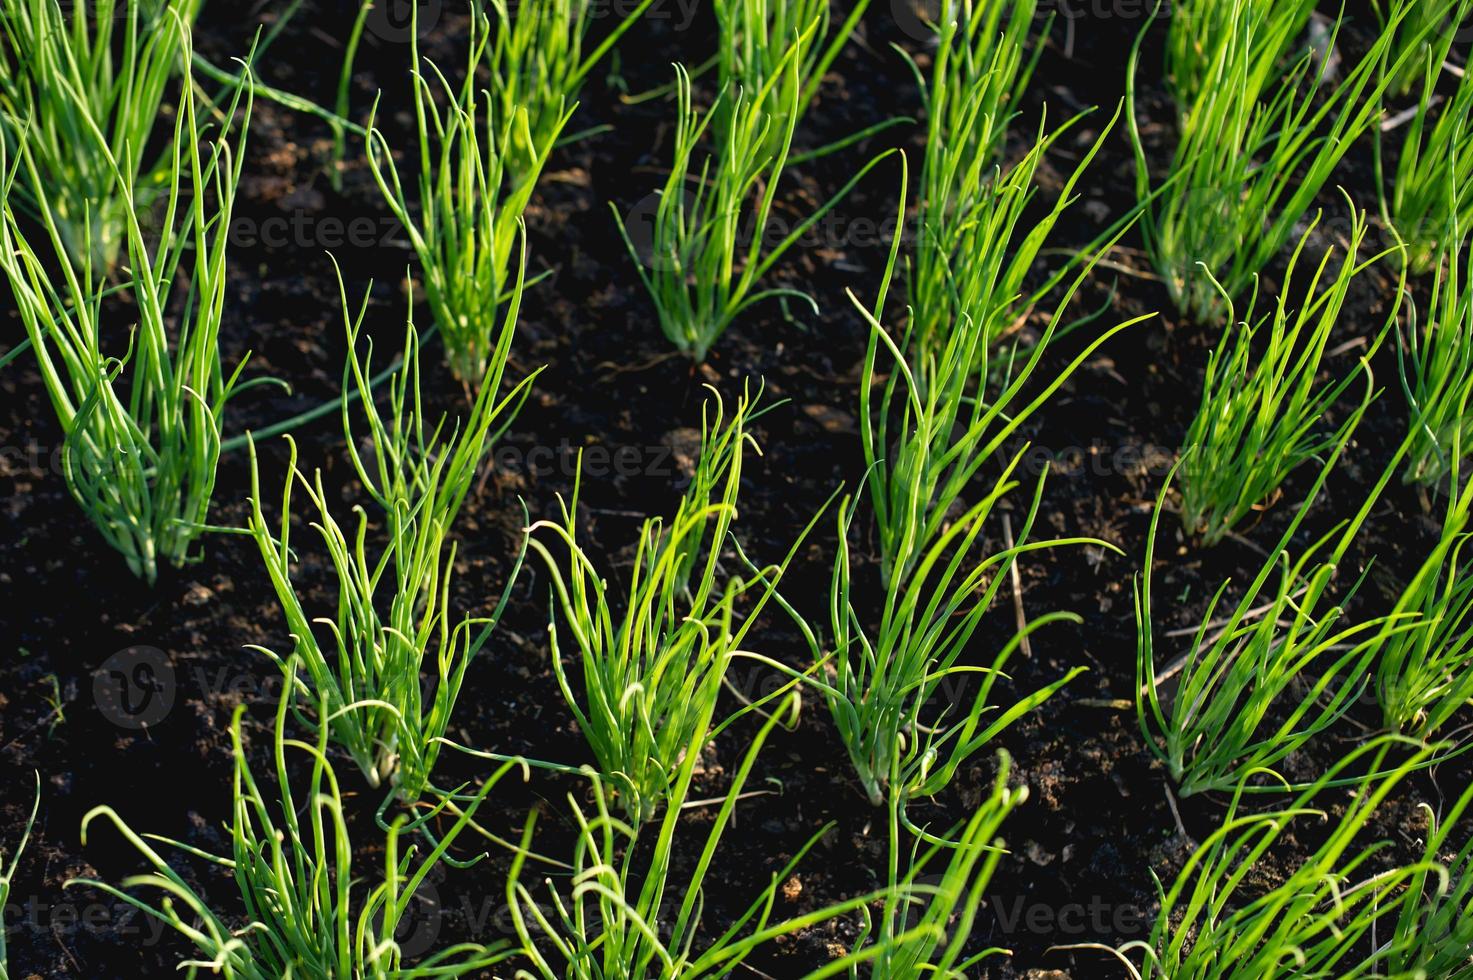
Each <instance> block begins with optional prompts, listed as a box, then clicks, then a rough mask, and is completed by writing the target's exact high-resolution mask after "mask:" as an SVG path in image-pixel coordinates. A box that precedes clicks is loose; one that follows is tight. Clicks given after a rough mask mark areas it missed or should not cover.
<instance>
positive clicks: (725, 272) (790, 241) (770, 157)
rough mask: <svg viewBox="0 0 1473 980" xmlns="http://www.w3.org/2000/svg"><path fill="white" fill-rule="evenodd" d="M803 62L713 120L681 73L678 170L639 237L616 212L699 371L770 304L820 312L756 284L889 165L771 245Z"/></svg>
mask: <svg viewBox="0 0 1473 980" xmlns="http://www.w3.org/2000/svg"><path fill="white" fill-rule="evenodd" d="M796 55H797V49H796V48H794V49H791V50H789V52H788V54H787V56H786V60H785V62H784V64H783V66H781V70H779V71H775V72H774V73H773V75H772V76H771V77H770V78H768V79H767V81H766V82H765V83H764V84H763V86H762V87H761V88H759V89H757V90H755V91H746V90H739V91H735V92H734V91H732V90H730V89H723V90H722V92H721V94H720V95H718V96H717V100H716V105H715V106H714V107H713V108H712V109H711V110H709V111H707V112H705V113H701V112H699V111H697V110H696V109H695V108H694V106H693V104H692V100H691V86H690V76H689V75H688V74H687V73H686V70H685V69H684V68H683V67H682V66H680V65H676V66H675V75H676V94H677V123H676V128H675V160H674V164H673V165H672V166H671V168H670V176H669V177H668V178H667V179H666V181H665V186H664V187H663V188H662V189H661V191H660V192H659V194H658V196H657V198H656V199H655V201H654V208H653V213H652V214H640V215H632V216H631V222H633V224H632V227H631V225H629V224H626V222H625V218H624V216H622V215H620V214H619V211H618V209H617V208H616V207H614V206H613V204H612V202H611V203H610V207H611V208H612V209H613V211H614V220H615V221H616V222H617V223H618V225H619V233H620V235H622V236H623V238H624V243H625V245H626V246H627V248H628V249H629V254H630V256H631V257H633V259H634V261H635V264H636V269H637V271H638V272H639V278H640V280H641V281H642V282H643V283H644V285H645V288H646V289H647V290H648V291H649V294H650V298H651V299H652V300H653V301H654V304H655V312H656V313H657V314H658V316H659V321H660V329H661V330H662V331H663V332H664V334H665V337H666V338H667V339H668V340H669V341H670V342H671V343H672V344H674V345H675V347H676V349H677V350H679V351H680V352H681V353H683V354H686V355H687V356H689V357H691V358H692V359H693V360H696V361H702V360H705V357H706V354H707V352H708V351H709V350H710V349H711V345H712V344H714V343H715V342H716V341H717V340H718V339H719V338H720V336H721V335H722V333H724V332H725V330H726V328H727V327H728V326H730V325H731V322H732V321H733V320H735V319H736V318H737V317H738V316H740V315H741V314H742V313H743V312H744V311H745V310H746V309H747V308H749V307H751V306H754V305H755V304H757V303H760V302H762V301H763V300H766V299H771V298H774V297H785V298H795V299H801V300H803V301H804V302H806V303H808V304H809V305H810V306H812V307H813V309H814V310H815V311H817V305H816V304H815V303H814V301H813V299H812V298H811V297H810V296H808V295H807V294H806V293H803V292H801V291H799V290H796V289H792V288H787V287H773V288H768V289H760V290H759V289H757V288H756V284H757V282H758V281H759V280H760V279H761V278H762V277H763V276H764V275H765V274H766V273H767V272H768V270H769V269H771V268H772V267H773V265H775V264H776V263H777V262H778V260H779V259H781V258H782V257H783V255H784V254H786V253H787V251H788V249H789V248H791V247H792V246H793V245H794V244H795V243H796V242H798V241H799V240H800V239H801V238H802V237H803V235H804V234H806V233H807V231H808V229H809V228H811V227H813V225H814V224H815V223H816V222H818V221H819V220H820V219H821V218H822V217H823V216H824V215H825V214H827V213H828V212H829V211H830V210H831V209H832V208H833V207H834V205H836V204H838V203H839V201H840V200H842V199H843V198H844V197H845V195H847V194H848V193H849V191H850V190H852V189H853V187H854V185H855V184H857V183H858V182H859V180H860V179H861V178H862V177H863V176H864V175H865V174H867V173H868V172H869V171H870V170H871V169H872V168H873V167H874V166H875V165H876V164H877V163H879V162H880V160H882V159H884V157H885V156H888V153H886V154H881V155H880V156H878V157H875V158H874V159H873V160H871V161H870V162H869V163H868V164H866V165H865V166H864V167H863V168H861V170H860V171H859V173H857V174H856V175H855V176H854V177H853V179H851V180H850V181H849V182H848V183H847V184H846V185H845V186H844V187H843V188H842V189H841V190H840V191H839V193H838V194H836V195H835V196H834V197H832V198H830V199H829V201H828V202H827V203H825V204H822V205H820V206H819V207H818V208H817V209H816V210H814V212H813V213H812V214H810V215H809V216H808V217H807V218H805V219H804V220H803V221H801V222H799V223H798V225H797V226H796V227H794V228H793V230H792V231H791V232H790V233H789V234H788V235H786V236H784V237H783V238H782V239H781V240H779V241H778V242H776V243H775V244H769V237H770V233H769V231H768V228H769V224H770V222H771V219H772V209H773V203H774V201H775V199H776V196H777V189H778V185H779V183H780V182H781V180H782V175H783V168H784V166H785V164H786V162H787V158H788V151H789V148H790V147H791V145H792V136H793V123H794V122H795V121H796V118H797V111H796V108H795V105H796V103H795V101H794V100H795V99H796V97H797V93H798V86H797V84H796V81H795V79H796V76H797V71H798V66H797V60H796ZM784 78H786V79H787V84H786V85H785V88H784V90H785V91H786V93H787V98H788V100H789V101H788V105H789V109H790V111H789V112H788V113H786V114H785V115H784V116H783V117H781V120H780V119H779V118H778V117H774V116H772V115H770V114H769V113H768V112H767V111H766V109H765V108H764V106H765V105H766V103H767V100H768V96H769V92H770V90H771V89H772V88H773V87H775V86H776V85H777V83H778V82H779V81H781V80H782V79H784ZM727 103H729V108H728V110H727V111H725V112H723V113H721V115H720V117H719V121H720V123H721V125H722V126H723V128H722V131H721V132H719V133H716V134H715V136H714V138H713V142H714V144H715V146H714V149H713V152H712V153H711V155H709V156H708V157H707V158H706V159H705V160H704V161H702V162H701V164H700V167H699V169H698V170H697V169H695V161H694V157H695V154H696V148H697V145H698V144H699V142H700V140H701V137H702V135H703V134H704V133H705V132H706V130H707V129H708V128H709V127H710V126H711V124H712V120H713V119H716V118H718V117H717V109H719V108H720V107H721V106H722V105H723V104H727ZM780 122H781V124H782V125H783V126H784V127H785V128H784V129H783V130H782V137H781V139H780V140H779V141H778V145H777V149H776V150H772V149H770V147H771V146H772V140H771V138H770V137H771V134H772V132H773V128H774V127H775V126H777V125H779V123H780ZM636 236H638V237H639V239H640V244H639V246H636V242H635V238H636Z"/></svg>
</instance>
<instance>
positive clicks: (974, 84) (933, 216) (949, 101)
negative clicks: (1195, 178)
mask: <svg viewBox="0 0 1473 980" xmlns="http://www.w3.org/2000/svg"><path fill="white" fill-rule="evenodd" d="M1034 9H1035V2H1034V0H1014V2H1011V3H991V4H985V5H979V6H977V7H974V6H973V4H972V3H971V2H970V0H967V2H965V3H963V4H961V5H960V6H959V7H956V8H955V9H951V10H950V14H951V15H950V16H948V17H946V18H944V19H943V21H942V23H941V24H940V26H939V29H938V35H937V49H936V53H935V60H934V63H933V66H932V69H931V80H930V85H929V87H928V86H927V85H926V83H925V81H924V79H923V76H922V73H921V71H920V69H919V67H918V66H916V64H915V63H914V62H913V61H912V62H910V64H911V69H912V71H913V72H914V73H915V75H916V80H917V83H918V84H919V85H920V87H921V89H922V91H923V92H924V93H925V95H924V99H925V107H926V118H927V123H926V150H925V157H924V161H923V164H922V167H921V189H920V201H919V205H918V212H917V219H916V221H917V226H918V232H917V240H916V250H915V265H914V267H913V269H912V271H911V275H910V287H909V288H910V296H909V299H910V305H911V307H912V310H911V318H912V327H911V329H912V331H913V332H914V333H915V334H916V342H915V343H916V349H917V350H918V351H922V352H926V353H931V354H934V353H937V352H939V349H940V348H941V347H944V346H945V344H946V337H945V333H946V332H947V331H949V330H951V329H953V328H954V327H955V326H956V325H957V324H960V323H963V322H967V323H969V324H970V325H971V328H972V329H975V330H980V331H982V332H983V335H984V337H985V342H986V343H987V344H994V343H996V342H997V341H998V339H999V338H1001V337H1002V336H1003V335H1005V334H1006V333H1008V332H1009V331H1010V330H1012V329H1014V328H1016V327H1017V326H1019V325H1020V324H1021V323H1022V321H1023V319H1024V318H1025V317H1026V316H1027V314H1028V313H1029V312H1030V310H1031V309H1032V307H1033V305H1034V304H1035V303H1036V302H1038V301H1039V300H1040V299H1041V298H1042V297H1043V296H1044V295H1046V294H1047V293H1049V292H1050V291H1052V290H1053V288H1054V287H1055V286H1057V285H1059V283H1061V282H1062V281H1063V280H1064V277H1065V276H1066V275H1068V274H1069V272H1070V271H1071V270H1072V269H1073V267H1074V265H1075V262H1074V261H1071V262H1066V263H1064V264H1063V265H1062V266H1061V267H1060V268H1058V269H1057V270H1055V271H1054V272H1053V273H1052V274H1051V275H1050V276H1049V277H1048V279H1047V280H1046V281H1045V282H1044V283H1043V284H1042V285H1040V286H1039V287H1038V288H1037V289H1035V290H1033V291H1029V290H1028V289H1027V288H1026V287H1025V283H1026V281H1027V277H1028V275H1029V273H1030V272H1031V271H1032V270H1033V268H1034V267H1035V266H1036V265H1037V263H1038V260H1039V256H1040V253H1041V252H1042V250H1043V248H1044V245H1045V244H1046V243H1047V240H1048V236H1049V234H1050V232H1051V231H1052V230H1053V228H1054V225H1055V224H1057V223H1058V220H1059V218H1060V217H1061V216H1062V215H1063V213H1064V211H1065V210H1066V209H1067V208H1068V207H1069V206H1070V205H1071V204H1073V203H1074V201H1075V200H1076V199H1077V196H1076V195H1075V193H1074V188H1075V186H1076V185H1077V184H1078V182H1079V180H1080V178H1081V177H1082V176H1083V175H1084V172H1085V170H1086V169H1087V168H1088V167H1089V166H1090V164H1091V163H1092V162H1093V160H1094V157H1095V154H1096V153H1098V152H1099V150H1100V147H1101V146H1102V145H1103V144H1104V141H1105V138H1106V137H1107V136H1108V135H1109V133H1110V131H1111V130H1112V129H1113V128H1114V125H1115V119H1118V118H1119V111H1118V110H1117V112H1116V117H1115V119H1111V121H1110V123H1109V124H1108V125H1107V126H1105V127H1104V129H1103V131H1102V132H1101V133H1100V134H1099V136H1098V137H1097V138H1096V139H1095V140H1094V142H1093V144H1092V145H1091V146H1090V147H1089V149H1088V150H1087V151H1086V152H1085V153H1084V155H1083V157H1082V159H1080V161H1079V163H1078V164H1077V165H1076V166H1075V168H1074V170H1073V173H1071V174H1070V175H1069V177H1068V179H1067V180H1066V181H1065V182H1064V186H1063V187H1062V188H1061V189H1060V191H1059V193H1058V196H1057V198H1056V199H1055V201H1054V203H1053V205H1052V206H1051V207H1050V208H1049V209H1048V211H1047V212H1046V213H1044V214H1043V215H1042V217H1040V218H1038V219H1037V220H1036V221H1033V219H1032V217H1031V206H1032V205H1033V203H1034V202H1033V198H1034V195H1035V194H1036V193H1037V187H1036V186H1035V183H1034V177H1035V175H1036V174H1037V172H1038V168H1039V165H1040V164H1041V163H1042V162H1043V158H1044V155H1045V154H1046V153H1047V152H1048V150H1049V149H1050V148H1051V147H1052V146H1053V144H1054V143H1055V142H1056V141H1057V140H1058V139H1059V138H1060V137H1062V136H1063V135H1064V134H1065V133H1066V132H1068V131H1069V130H1070V129H1071V128H1072V127H1073V126H1074V124H1075V123H1077V122H1078V121H1079V120H1080V119H1082V118H1083V117H1084V115H1085V113H1081V114H1080V115H1077V116H1075V117H1074V118H1073V119H1070V120H1068V121H1067V122H1066V123H1065V124H1064V125H1063V126H1060V127H1058V128H1057V129H1055V130H1054V131H1053V132H1052V133H1046V117H1045V118H1041V119H1040V120H1039V128H1038V135H1037V137H1036V138H1035V139H1034V141H1033V144H1032V146H1030V147H1029V149H1028V150H1027V152H1026V153H1025V154H1024V155H1023V156H1022V158H1021V159H1019V160H1018V161H1017V162H1016V163H1013V164H1011V165H1010V166H1008V167H1007V168H1006V169H1004V168H1002V167H1000V166H999V165H998V164H997V158H998V156H999V154H1000V153H1001V149H1002V143H1003V139H1004V137H1005V135H1006V131H1007V128H1008V125H1009V123H1010V122H1011V121H1012V119H1013V118H1014V116H1015V115H1016V113H1017V110H1016V105H1017V102H1018V100H1019V99H1020V98H1021V96H1022V92H1023V89H1024V87H1025V86H1026V85H1027V82H1028V79H1029V78H1030V77H1031V75H1032V72H1033V67H1034V64H1035V62H1036V61H1037V58H1038V56H1039V53H1041V52H1042V50H1043V47H1042V45H1041V44H1040V45H1038V46H1037V47H1036V49H1035V52H1034V54H1033V57H1032V60H1025V52H1026V51H1027V42H1028V26H1029V24H1030V22H1031V21H1032V18H1033V14H1034ZM1004 10H1006V11H1007V12H1008V19H1007V21H1006V23H1005V24H1003V22H1002V20H1001V18H1002V16H1003V13H1004ZM1000 24H1002V25H1003V26H1002V32H1001V34H1000V35H999V25H1000ZM907 60H909V59H907ZM1025 213H1029V214H1030V218H1029V221H1031V222H1032V223H1031V224H1029V223H1027V222H1025V221H1024V215H1025ZM1107 237H1108V233H1107ZM1091 250H1092V249H1088V248H1087V249H1084V250H1082V251H1081V252H1080V253H1079V255H1080V257H1081V258H1080V259H1078V260H1076V261H1080V260H1082V258H1083V257H1084V256H1087V255H1088V254H1089V253H1090V251H1091Z"/></svg>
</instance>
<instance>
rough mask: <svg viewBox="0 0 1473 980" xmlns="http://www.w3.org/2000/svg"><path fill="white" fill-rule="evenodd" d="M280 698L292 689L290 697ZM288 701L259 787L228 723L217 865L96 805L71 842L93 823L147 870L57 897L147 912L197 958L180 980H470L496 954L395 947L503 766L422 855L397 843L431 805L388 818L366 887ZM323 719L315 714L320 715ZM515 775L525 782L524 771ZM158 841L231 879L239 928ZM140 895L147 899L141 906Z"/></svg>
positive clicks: (319, 748)
mask: <svg viewBox="0 0 1473 980" xmlns="http://www.w3.org/2000/svg"><path fill="white" fill-rule="evenodd" d="M289 693H290V685H289V688H288V694H289ZM291 700H292V699H291V697H290V696H287V697H283V698H282V700H281V702H280V704H279V705H278V707H277V712H276V733H275V739H274V743H273V746H274V752H273V756H272V758H273V762H274V765H275V778H276V784H277V785H276V786H275V787H272V786H270V785H269V784H267V785H263V784H262V782H261V781H260V780H259V779H258V778H257V776H256V775H255V774H254V773H252V772H251V769H250V767H249V765H248V764H247V760H246V751H245V744H244V739H243V738H242V734H241V716H242V714H244V711H245V706H244V705H242V706H241V707H239V708H237V709H236V711H235V717H234V720H233V722H232V724H231V740H232V743H233V746H234V751H235V778H234V781H233V784H232V799H233V805H232V807H231V815H230V821H229V823H228V824H227V825H226V828H225V829H226V831H227V832H228V833H229V835H230V841H231V851H230V854H229V855H215V854H209V853H206V852H204V851H201V850H198V849H196V848H194V847H191V846H189V845H188V844H184V843H181V842H179V841H175V840H170V839H168V838H165V837H159V836H156V835H153V834H147V835H140V834H138V833H137V832H135V831H134V830H133V829H132V828H131V827H129V826H128V824H127V823H126V822H124V820H123V818H122V817H121V816H120V815H119V814H118V813H117V811H115V810H114V809H113V808H112V807H110V806H98V807H94V808H93V809H92V810H91V811H89V812H88V813H87V815H86V816H85V817H83V819H82V843H83V844H84V845H85V844H86V843H87V838H88V834H89V832H90V831H91V829H92V825H93V824H94V823H95V822H96V821H98V820H104V821H107V822H109V823H111V824H112V825H113V826H114V827H115V828H116V829H117V830H118V832H119V833H121V834H122V836H123V837H124V839H125V840H127V842H128V843H129V844H131V845H132V846H133V847H134V848H136V849H137V851H138V852H139V853H140V854H141V855H142V856H143V857H144V859H145V860H146V861H147V862H148V864H149V865H150V867H151V870H150V871H148V872H147V873H144V874H138V875H133V876H131V877H129V878H125V879H124V880H123V881H122V882H121V883H120V884H119V885H111V884H107V883H104V882H100V881H92V880H87V879H73V880H72V881H68V882H67V886H68V887H76V886H90V887H94V888H98V889H100V890H102V891H103V892H106V893H107V894H109V895H111V896H112V897H114V898H116V899H118V900H120V901H123V902H126V903H127V904H129V905H131V906H133V907H134V908H137V909H139V910H140V911H142V912H143V913H145V914H147V915H150V916H153V917H154V918H156V919H158V920H159V921H160V922H163V923H165V924H166V925H168V926H169V927H170V928H172V929H173V930H174V931H176V932H178V933H179V934H180V935H181V936H183V937H184V938H185V939H186V940H188V941H189V942H191V943H193V944H194V946H195V948H196V949H198V951H199V957H198V958H196V959H190V960H184V961H183V962H181V963H180V964H179V968H180V969H181V970H184V971H186V973H185V975H186V976H189V977H194V976H198V975H200V974H201V973H205V974H209V975H220V976H226V977H236V978H239V980H280V978H283V977H323V978H326V977H344V978H346V977H353V978H360V977H361V978H364V980H370V978H371V980H415V978H431V977H457V976H471V975H474V973H475V971H476V970H481V969H485V968H487V967H489V966H491V965H492V964H494V963H497V962H499V961H501V960H504V959H505V958H506V957H507V955H508V950H507V948H506V946H507V944H505V943H499V944H495V945H493V946H490V947H486V946H481V945H478V944H473V943H460V944H457V945H454V946H451V947H448V948H446V949H441V950H438V951H436V952H433V953H430V954H429V955H426V956H424V957H423V958H421V959H420V960H419V961H418V962H417V963H414V964H409V963H406V962H405V954H404V951H403V950H402V949H401V948H400V946H399V942H398V941H397V940H396V938H395V937H396V934H398V933H399V932H400V931H401V923H408V922H409V921H411V917H412V916H413V915H414V914H415V912H416V904H415V903H416V902H417V901H418V902H422V901H425V899H424V898H423V897H420V896H418V894H417V893H418V892H419V891H420V889H421V888H422V886H423V885H424V882H425V879H426V878H427V877H428V876H429V875H430V874H431V873H432V872H434V871H435V869H436V868H437V867H439V866H440V865H441V864H442V862H444V861H446V860H447V859H448V858H447V852H448V850H449V848H450V847H451V845H452V844H453V843H454V842H455V839H456V838H457V837H458V836H459V835H460V833H461V831H462V830H464V828H465V826H466V825H467V823H468V822H469V820H470V818H471V816H472V815H473V814H474V813H475V811H476V809H477V808H478V807H479V805H480V804H481V803H482V802H483V801H484V800H485V798H486V795H487V794H488V793H490V791H491V790H492V788H493V787H495V785H496V784H497V782H499V781H500V779H501V778H502V777H503V776H505V774H506V773H507V772H508V771H509V770H511V769H512V768H513V767H514V765H515V764H514V763H506V764H504V765H502V766H501V767H500V768H499V769H497V770H496V771H495V772H494V773H493V774H492V775H491V776H490V778H488V779H487V780H486V781H485V783H483V784H482V785H481V787H480V788H479V789H478V790H477V791H475V793H474V794H473V795H471V796H470V798H469V802H468V803H467V804H466V805H465V807H464V810H463V812H461V813H460V814H459V816H458V817H457V818H456V819H455V820H453V821H450V822H449V826H448V827H447V828H445V829H444V830H443V831H442V832H441V838H440V840H439V842H438V843H437V844H435V845H434V846H433V847H432V848H431V849H430V850H429V851H428V852H427V853H425V854H424V855H423V856H421V855H419V854H418V853H417V852H418V848H417V847H414V846H410V847H408V848H403V847H402V846H401V844H400V836H401V835H402V834H403V833H404V832H405V831H407V830H409V831H412V830H414V829H417V828H418V827H420V826H423V825H424V824H426V823H427V822H429V821H430V820H432V819H434V818H435V817H437V816H438V815H439V814H440V813H441V812H442V810H443V809H444V805H443V804H441V805H439V806H436V807H434V808H432V809H431V810H430V811H428V812H427V813H425V814H422V815H421V816H419V817H418V818H417V819H416V821H415V822H414V823H410V822H408V821H407V820H406V819H405V818H404V817H399V818H397V819H396V820H395V821H394V823H393V824H392V825H390V826H389V827H388V829H387V831H386V832H385V837H384V840H383V842H382V855H383V856H382V860H383V867H382V869H381V871H380V874H379V875H378V876H375V877H374V880H372V882H371V887H367V888H365V883H364V880H363V879H364V875H365V872H366V869H364V868H362V867H358V868H355V867H354V865H353V851H354V847H353V842H352V841H351V840H350V839H349V836H348V818H349V812H348V809H347V804H346V802H345V798H346V797H348V796H349V795H350V793H349V792H348V791H347V790H345V788H344V787H343V786H342V785H341V784H340V782H339V780H338V776H337V773H336V772H335V771H334V769H333V766H332V762H331V760H330V759H329V757H328V752H329V750H328V745H327V729H326V728H325V727H324V728H322V729H320V730H319V732H318V737H317V739H316V741H315V742H310V743H309V742H303V741H298V740H297V739H293V738H288V737H287V735H286V722H287V716H288V714H289V712H288V705H289V704H290V703H291ZM323 710H325V706H324V709H323ZM298 758H300V759H302V760H303V761H304V764H305V765H306V766H307V767H308V771H309V772H310V776H309V777H308V779H307V785H306V787H305V788H306V793H305V794H302V795H300V796H299V795H298V793H297V792H295V791H294V790H293V788H292V778H291V772H292V771H293V769H295V768H296V766H295V765H294V763H293V760H295V759H298ZM524 775H525V773H524ZM155 843H163V844H166V845H168V846H169V847H170V848H172V849H175V850H178V851H180V852H181V853H183V854H186V855H189V856H191V857H195V858H200V859H203V860H205V861H208V862H209V863H210V864H213V865H215V866H216V867H219V868H222V869H225V870H227V871H229V873H230V875H231V876H232V877H233V878H234V879H235V884H236V887H237V889H239V894H240V901H241V904H242V905H243V906H244V911H245V924H244V925H241V924H240V921H239V920H238V919H237V918H236V916H234V915H229V914H225V913H221V912H218V911H216V910H215V909H214V908H213V907H212V906H211V904H210V901H209V899H208V898H207V897H206V896H205V895H203V894H201V892H200V890H199V889H198V888H197V887H196V886H194V885H192V884H191V883H190V880H189V879H187V878H186V877H185V876H183V875H182V874H180V873H179V872H178V871H176V870H175V869H174V867H172V866H171V865H170V864H169V862H168V860H167V859H166V858H165V857H164V855H163V854H160V853H159V852H158V851H157V850H155V848H154V844H155ZM139 889H151V890H155V891H157V893H158V894H159V896H160V900H159V901H157V903H155V902H153V901H150V900H149V899H148V898H145V897H143V896H141V895H139V894H138V893H137V891H138V890H139Z"/></svg>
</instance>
